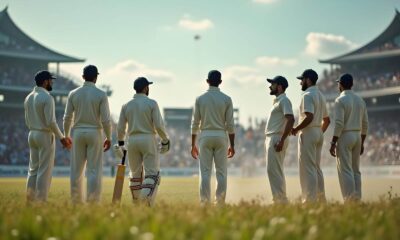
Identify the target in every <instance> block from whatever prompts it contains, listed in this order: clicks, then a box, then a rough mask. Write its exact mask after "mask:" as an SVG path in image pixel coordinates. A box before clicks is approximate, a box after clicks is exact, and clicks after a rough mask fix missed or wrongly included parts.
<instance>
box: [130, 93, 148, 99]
mask: <svg viewBox="0 0 400 240" xmlns="http://www.w3.org/2000/svg"><path fill="white" fill-rule="evenodd" d="M141 97H145V98H147V95H146V94H144V93H135V95H133V98H141Z"/></svg>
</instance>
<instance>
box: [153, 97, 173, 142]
mask: <svg viewBox="0 0 400 240" xmlns="http://www.w3.org/2000/svg"><path fill="white" fill-rule="evenodd" d="M152 118H153V124H154V127H155V129H156V132H157V134H158V135H159V136H160V138H161V139H162V142H161V143H164V144H167V143H168V144H169V137H168V134H167V131H166V130H165V125H164V121H163V118H162V116H161V112H160V108H159V107H158V104H157V102H155V104H154V107H153V111H152Z"/></svg>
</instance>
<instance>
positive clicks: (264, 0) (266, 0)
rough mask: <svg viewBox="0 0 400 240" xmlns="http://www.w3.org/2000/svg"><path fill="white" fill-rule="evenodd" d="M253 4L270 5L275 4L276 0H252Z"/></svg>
mask: <svg viewBox="0 0 400 240" xmlns="http://www.w3.org/2000/svg"><path fill="white" fill-rule="evenodd" d="M253 2H255V3H262V4H270V3H274V2H277V0H253Z"/></svg>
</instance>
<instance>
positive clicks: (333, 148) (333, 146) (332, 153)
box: [329, 144, 336, 157]
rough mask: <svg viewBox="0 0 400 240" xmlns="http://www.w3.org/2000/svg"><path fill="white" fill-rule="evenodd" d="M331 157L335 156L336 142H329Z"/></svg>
mask: <svg viewBox="0 0 400 240" xmlns="http://www.w3.org/2000/svg"><path fill="white" fill-rule="evenodd" d="M329 152H330V153H331V156H332V157H336V144H331V148H330V149H329Z"/></svg>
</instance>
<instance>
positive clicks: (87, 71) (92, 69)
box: [83, 65, 99, 77]
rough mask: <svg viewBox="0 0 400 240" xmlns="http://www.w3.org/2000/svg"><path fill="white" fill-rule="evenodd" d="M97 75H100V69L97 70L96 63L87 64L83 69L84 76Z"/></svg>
mask: <svg viewBox="0 0 400 240" xmlns="http://www.w3.org/2000/svg"><path fill="white" fill-rule="evenodd" d="M97 75H99V71H98V70H97V67H96V66H94V65H87V66H86V67H85V68H84V69H83V76H88V77H92V76H97Z"/></svg>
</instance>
